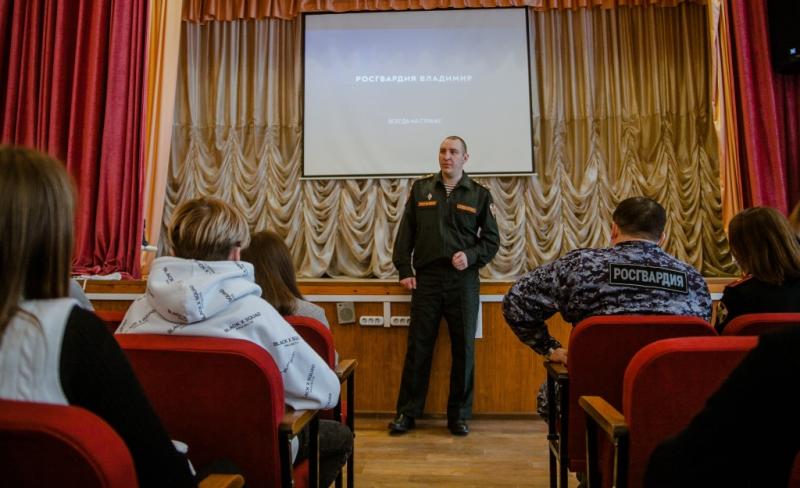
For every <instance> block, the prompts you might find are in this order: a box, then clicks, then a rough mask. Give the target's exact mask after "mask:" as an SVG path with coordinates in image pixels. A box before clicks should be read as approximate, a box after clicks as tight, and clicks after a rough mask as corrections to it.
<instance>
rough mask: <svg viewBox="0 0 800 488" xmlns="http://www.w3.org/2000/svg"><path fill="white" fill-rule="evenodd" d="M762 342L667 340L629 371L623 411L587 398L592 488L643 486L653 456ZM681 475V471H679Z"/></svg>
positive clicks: (641, 355)
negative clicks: (648, 463)
mask: <svg viewBox="0 0 800 488" xmlns="http://www.w3.org/2000/svg"><path fill="white" fill-rule="evenodd" d="M757 343H758V339H757V338H755V337H693V338H680V339H666V340H662V341H658V342H655V343H653V344H650V345H648V346H646V347H644V348H642V350H641V351H639V352H638V353H636V355H635V356H634V357H633V359H632V360H631V362H630V365H629V366H628V368H627V370H626V371H625V380H624V385H623V395H622V409H621V412H622V413H620V412H619V409H617V408H615V407H613V406H612V405H610V404H609V403H608V402H607V401H605V399H604V398H601V397H599V396H583V397H581V399H580V405H581V407H582V409H583V410H584V411H585V414H586V416H587V419H588V421H587V430H586V439H587V441H586V443H587V444H588V446H589V450H588V458H587V462H588V476H589V486H591V487H598V486H604V487H609V486H617V487H624V486H629V487H632V488H637V487H640V486H642V482H643V478H644V470H645V468H646V466H647V461H648V459H649V458H650V454H652V452H653V450H654V449H655V448H656V446H657V445H658V444H660V443H661V442H662V441H663V440H665V439H666V438H667V437H669V436H671V435H674V434H677V433H678V432H679V431H681V430H682V429H683V428H684V427H686V425H688V423H689V421H690V420H691V419H692V418H693V417H694V416H695V414H697V413H698V412H699V411H700V410H701V409H702V408H703V406H704V405H705V403H706V400H707V399H708V398H709V397H710V396H711V394H712V393H714V392H715V391H716V390H717V389H718V388H719V386H720V385H721V384H722V382H723V381H724V380H725V379H726V378H727V377H728V375H729V374H730V372H731V371H732V370H733V369H734V368H735V367H736V366H737V365H738V364H739V363H740V362H741V360H742V359H743V358H744V357H745V356H746V355H747V353H748V352H750V350H751V349H752V348H754V347H755V346H756V344H757ZM676 469H678V468H676Z"/></svg>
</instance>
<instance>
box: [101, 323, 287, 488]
mask: <svg viewBox="0 0 800 488" xmlns="http://www.w3.org/2000/svg"><path fill="white" fill-rule="evenodd" d="M116 338H117V340H118V341H119V344H120V346H122V349H123V350H124V351H125V354H126V355H127V356H128V359H129V360H130V362H131V364H132V365H133V369H134V370H135V372H136V376H137V377H138V378H139V381H140V382H141V384H142V387H143V388H144V391H145V393H146V394H147V397H148V398H149V399H150V402H151V403H152V404H153V407H154V409H155V411H156V412H157V413H158V415H159V417H160V418H161V420H162V422H163V423H164V426H165V427H166V428H167V431H168V432H169V435H170V437H172V438H173V439H176V440H179V441H182V442H185V443H186V444H188V446H189V453H188V456H189V459H190V460H191V461H192V463H193V464H194V465H195V466H203V465H207V464H208V463H210V462H212V461H217V460H221V459H227V460H230V461H232V462H233V464H235V465H236V466H237V467H238V468H239V469H240V470H241V472H242V474H243V475H244V477H245V479H246V480H247V486H251V487H257V488H258V487H271V486H280V484H281V472H280V455H279V446H278V430H279V425H280V422H281V419H282V418H283V414H284V410H285V407H284V395H283V380H282V378H281V374H280V371H279V370H278V368H277V366H276V365H275V362H274V361H273V360H272V356H270V354H269V353H268V352H267V351H266V350H265V349H263V348H261V347H260V346H258V345H256V344H253V343H252V342H249V341H244V340H239V339H224V338H214V337H190V336H168V335H149V334H121V335H117V336H116Z"/></svg>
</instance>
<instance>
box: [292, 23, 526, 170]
mask: <svg viewBox="0 0 800 488" xmlns="http://www.w3.org/2000/svg"><path fill="white" fill-rule="evenodd" d="M530 65H531V63H530V48H529V34H528V19H527V11H526V9H524V8H506V9H501V8H498V9H474V10H434V11H414V12H370V13H347V14H311V15H306V16H305V17H304V115H303V176H304V177H325V178H337V177H355V178H358V177H380V176H416V175H420V174H425V173H430V172H433V171H437V170H438V162H437V154H438V148H439V143H440V142H441V140H442V139H444V137H446V136H448V135H458V136H461V137H463V138H464V139H465V140H466V142H467V144H468V152H469V154H470V159H469V161H468V162H467V165H466V166H465V168H464V169H465V170H466V171H467V172H468V173H470V174H484V175H488V174H492V175H502V174H530V173H532V172H533V170H534V166H533V151H532V140H533V137H532V133H531V77H532V73H531V68H530Z"/></svg>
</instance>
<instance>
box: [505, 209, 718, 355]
mask: <svg viewBox="0 0 800 488" xmlns="http://www.w3.org/2000/svg"><path fill="white" fill-rule="evenodd" d="M612 221H613V223H612V224H611V244H612V246H611V247H608V248H602V249H588V248H587V249H576V250H574V251H571V252H569V253H567V254H566V255H564V256H563V257H561V258H559V259H557V260H555V261H553V262H552V263H550V264H545V265H542V266H539V267H538V268H536V269H535V270H533V271H531V272H529V273H528V274H526V275H525V276H523V277H522V278H520V279H519V281H517V282H516V283H515V284H514V286H512V287H511V289H510V290H509V291H508V293H507V294H506V296H505V298H504V300H503V315H504V316H505V319H506V322H508V324H509V325H510V326H511V329H512V330H513V331H514V333H516V334H517V336H518V337H519V338H520V340H521V341H522V342H524V343H525V344H527V345H528V346H530V347H531V348H532V349H533V350H534V351H536V352H537V353H539V354H541V355H543V356H545V357H546V358H547V359H549V360H550V361H554V362H559V363H563V364H567V350H566V349H564V348H563V347H562V346H561V344H560V343H559V342H558V341H557V340H556V339H555V338H554V337H552V336H551V335H550V334H549V333H548V331H547V326H546V325H545V322H544V321H545V320H546V319H548V318H549V317H551V316H552V315H554V314H555V313H556V312H561V316H562V317H564V320H566V321H567V322H571V323H572V324H573V325H574V324H577V323H578V322H580V321H581V320H583V319H585V318H587V317H591V316H593V315H621V314H665V315H695V316H697V317H700V318H701V319H704V320H710V318H711V295H710V294H709V292H708V286H707V285H706V282H705V280H704V279H703V277H702V276H701V275H700V273H698V272H697V270H695V269H694V268H693V267H692V266H690V265H688V264H686V263H683V262H681V261H679V260H678V259H676V258H674V257H673V256H670V255H669V254H667V253H666V252H665V251H664V250H663V249H661V247H660V245H661V243H662V242H663V241H664V226H665V224H666V221H667V217H666V211H665V210H664V207H662V206H661V205H659V204H658V203H657V202H656V201H654V200H651V199H650V198H646V197H633V198H628V199H626V200H623V201H622V202H620V204H619V205H618V206H617V208H616V210H614V214H613V215H612Z"/></svg>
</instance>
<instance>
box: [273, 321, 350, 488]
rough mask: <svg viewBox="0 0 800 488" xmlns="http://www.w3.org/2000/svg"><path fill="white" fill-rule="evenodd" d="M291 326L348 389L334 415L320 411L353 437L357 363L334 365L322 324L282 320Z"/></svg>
mask: <svg viewBox="0 0 800 488" xmlns="http://www.w3.org/2000/svg"><path fill="white" fill-rule="evenodd" d="M284 318H285V319H286V321H287V322H289V324H291V326H292V327H294V328H295V330H296V331H297V332H298V333H299V334H300V336H301V337H302V338H303V340H305V341H306V342H307V343H308V344H309V345H310V346H311V348H312V349H314V351H316V352H317V354H319V355H320V356H321V357H322V358H323V359H325V360H326V361H327V362H328V366H330V367H331V369H333V370H334V371H336V375H337V376H338V377H339V381H340V382H341V383H342V384H343V385H344V386H345V387H346V389H347V400H346V401H342V400H341V399H340V400H339V403H338V404H337V405H336V407H335V408H334V409H333V412H322V418H332V419H334V420H336V421H338V422H342V423H345V424H347V427H349V428H350V432H353V434H354V435H355V426H354V421H355V418H354V416H353V415H354V413H353V412H354V409H355V376H356V375H355V369H356V366H357V364H358V363H357V362H356V360H355V359H342V360H341V361H339V363H338V364H337V363H336V349H335V347H334V344H333V334H331V331H330V330H329V329H328V328H327V327H325V325H324V324H323V323H322V322H320V321H318V320H316V319H313V318H310V317H301V316H297V315H288V316H286V317H284ZM354 457H355V449H354V450H353V452H352V453H351V454H350V458H349V459H348V460H347V486H348V488H352V486H353V482H354V476H355V469H354V462H355V461H354ZM341 478H342V475H341V473H339V477H338V478H337V479H336V486H341V483H342V479H341Z"/></svg>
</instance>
